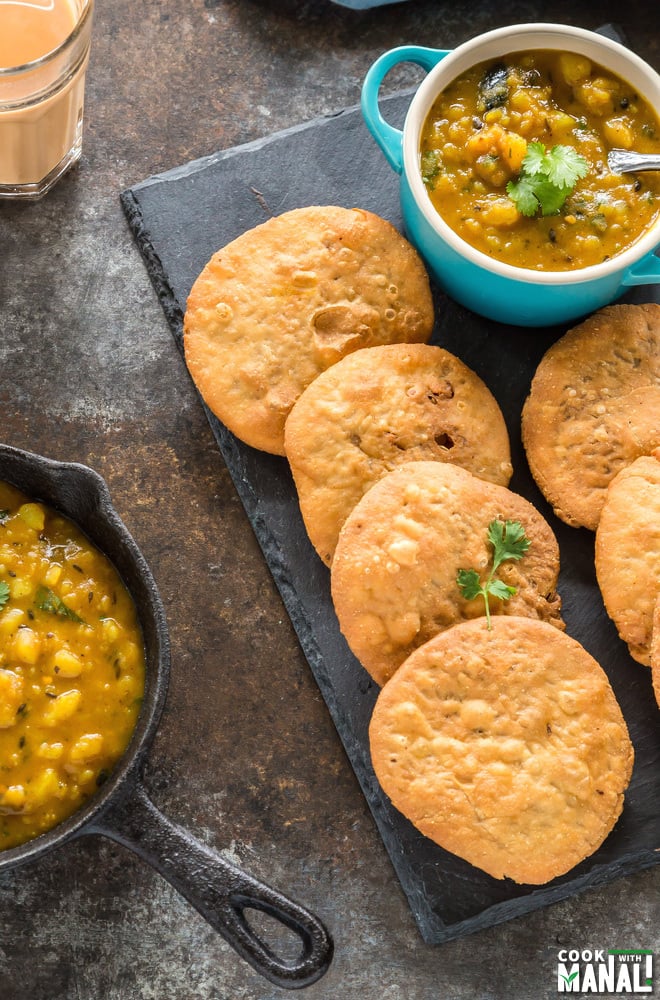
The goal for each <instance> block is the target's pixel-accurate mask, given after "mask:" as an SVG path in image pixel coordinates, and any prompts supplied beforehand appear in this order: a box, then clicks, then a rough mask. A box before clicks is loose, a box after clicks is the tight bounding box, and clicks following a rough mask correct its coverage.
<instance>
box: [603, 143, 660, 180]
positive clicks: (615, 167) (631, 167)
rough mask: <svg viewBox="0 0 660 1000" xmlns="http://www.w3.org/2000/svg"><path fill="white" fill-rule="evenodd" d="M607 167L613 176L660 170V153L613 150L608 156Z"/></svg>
mask: <svg viewBox="0 0 660 1000" xmlns="http://www.w3.org/2000/svg"><path fill="white" fill-rule="evenodd" d="M607 165H608V167H609V168H610V170H611V171H612V173H613V174H627V173H633V172H635V171H638V170H660V153H635V152H633V151H632V150H630V149H611V150H610V151H609V153H608V154H607Z"/></svg>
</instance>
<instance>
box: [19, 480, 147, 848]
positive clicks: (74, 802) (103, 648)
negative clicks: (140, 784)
mask: <svg viewBox="0 0 660 1000" xmlns="http://www.w3.org/2000/svg"><path fill="white" fill-rule="evenodd" d="M144 676H145V655H144V646H143V641H142V633H141V630H140V626H139V624H138V620H137V614H136V611H135V607H134V605H133V601H132V598H131V597H130V595H129V593H128V591H127V589H126V587H125V586H124V584H123V583H122V581H121V579H120V577H119V574H118V573H117V571H116V570H115V568H114V566H113V565H112V563H111V562H110V561H109V560H108V559H107V557H106V556H104V555H103V554H102V553H101V552H100V551H99V550H98V549H97V548H95V547H94V546H93V545H92V544H91V543H90V541H89V540H88V539H87V537H86V536H85V535H84V534H83V533H82V531H81V530H80V529H79V528H77V527H76V525H74V524H73V522H71V521H70V520H68V519H67V518H65V517H63V516H61V515H60V514H59V513H57V512H56V511H54V510H53V509H51V508H49V507H48V506H47V505H45V504H43V503H35V502H32V501H31V500H30V499H29V498H28V497H26V496H25V495H23V494H22V493H21V492H20V491H19V490H17V489H16V488H15V487H13V486H11V485H9V484H7V483H0V850H2V849H6V848H10V847H15V846H17V845H19V844H22V843H25V842H26V841H28V840H30V839H32V838H33V837H36V836H38V835H39V834H42V833H44V832H45V831H47V830H49V829H50V828H51V827H53V826H55V825H56V824H58V823H60V822H62V821H63V820H65V819H66V818H68V817H69V816H70V815H71V814H72V813H74V812H75V811H76V810H77V809H79V808H80V807H81V806H82V805H83V804H84V803H85V802H86V801H87V800H88V799H89V798H90V797H91V796H92V795H93V794H94V792H95V791H96V790H97V789H98V787H99V786H100V785H102V784H103V783H104V781H105V779H106V778H107V777H108V775H109V774H110V772H111V770H112V768H113V767H114V765H115V764H116V763H117V761H118V760H119V758H120V757H121V756H122V754H123V753H124V751H125V749H126V747H127V746H128V743H129V741H130V738H131V735H132V733H133V729H134V727H135V724H136V722H137V719H138V716H139V713H140V707H141V702H142V695H143V692H144Z"/></svg>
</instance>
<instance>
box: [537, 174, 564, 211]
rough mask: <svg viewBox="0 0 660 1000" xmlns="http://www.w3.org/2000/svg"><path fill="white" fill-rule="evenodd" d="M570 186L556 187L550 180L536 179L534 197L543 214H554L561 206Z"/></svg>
mask: <svg viewBox="0 0 660 1000" xmlns="http://www.w3.org/2000/svg"><path fill="white" fill-rule="evenodd" d="M571 190H572V188H567V187H556V185H554V184H553V183H552V182H551V181H541V180H539V181H537V183H536V197H537V198H538V203H539V205H540V206H541V212H542V214H543V215H555V213H556V212H558V211H559V209H560V208H561V207H562V205H563V204H564V202H565V201H566V199H567V198H568V196H569V194H570V193H571Z"/></svg>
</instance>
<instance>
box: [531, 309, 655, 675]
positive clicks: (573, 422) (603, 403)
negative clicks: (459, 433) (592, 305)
mask: <svg viewBox="0 0 660 1000" xmlns="http://www.w3.org/2000/svg"><path fill="white" fill-rule="evenodd" d="M522 434H523V443H524V445H525V449H526V452H527V458H528V461H529V466H530V469H531V471H532V474H533V476H534V478H535V479H536V482H537V483H538V486H539V488H540V489H541V491H542V492H543V493H544V494H545V496H546V499H547V500H548V501H549V502H550V503H551V504H552V506H553V508H554V511H555V513H556V514H557V516H558V517H560V518H562V519H563V520H564V521H566V522H567V523H568V524H570V525H573V526H575V527H585V528H589V529H591V530H593V531H595V532H596V556H595V558H596V573H597V580H598V584H599V587H600V590H601V594H602V596H603V602H604V604H605V608H606V610H607V612H608V614H609V616H610V617H611V618H612V620H613V622H614V624H615V625H616V627H617V630H618V632H619V635H620V636H621V638H622V639H623V641H624V642H626V643H627V645H628V648H629V650H630V654H631V656H632V657H633V659H635V660H637V661H638V662H640V663H642V664H645V665H647V666H648V665H650V664H651V639H652V623H653V613H654V608H655V605H656V602H657V601H658V599H660V477H659V475H658V472H659V470H660V462H659V461H658V457H659V456H660V305H658V304H656V303H648V304H645V305H614V306H608V307H606V308H605V309H601V310H600V311H599V312H597V313H595V314H594V315H593V316H591V317H589V319H587V320H585V321H584V322H583V323H581V324H580V325H579V326H577V327H575V328H574V329H572V330H569V332H568V333H567V334H565V336H563V337H561V338H560V339H559V340H558V341H557V342H556V343H555V344H554V345H553V346H552V347H551V348H550V349H549V350H548V351H547V353H546V354H545V356H544V357H543V359H542V360H541V363H540V364H539V366H538V369H537V371H536V374H535V376H534V379H533V381H532V385H531V389H530V393H529V396H528V398H527V400H526V402H525V406H524V408H523V414H522ZM658 641H659V642H660V639H658ZM656 693H657V687H656Z"/></svg>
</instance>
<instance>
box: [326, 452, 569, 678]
mask: <svg viewBox="0 0 660 1000" xmlns="http://www.w3.org/2000/svg"><path fill="white" fill-rule="evenodd" d="M497 519H500V520H502V521H506V520H512V521H518V522H520V523H521V524H522V526H523V528H524V530H525V533H526V535H527V537H528V539H529V540H530V542H531V544H530V546H529V549H528V551H527V552H526V553H525V555H524V556H523V558H522V559H520V560H519V561H517V562H507V563H503V564H502V566H501V567H500V570H499V571H498V576H499V578H500V579H501V580H502V581H503V582H504V583H505V584H507V585H509V586H512V587H514V588H515V589H516V592H515V594H513V596H512V597H511V599H510V600H508V601H501V600H497V599H495V598H493V599H492V600H491V612H492V613H493V614H495V615H521V616H523V617H525V616H527V617H532V618H538V619H542V620H545V621H549V622H551V623H552V624H554V625H556V626H558V627H559V628H563V627H564V626H563V622H562V620H561V617H560V611H559V609H560V599H559V596H558V595H557V592H556V589H555V588H556V585H557V576H558V573H559V549H558V546H557V541H556V539H555V536H554V534H553V532H552V530H551V528H550V526H549V525H548V523H547V521H546V520H545V519H544V518H543V517H542V515H541V514H540V513H539V512H538V511H537V510H536V509H535V507H533V505H532V504H531V503H529V501H527V500H525V499H524V498H523V497H521V496H519V495H518V494H517V493H513V492H512V491H511V490H509V489H507V488H506V487H505V486H498V485H497V484H495V483H489V482H487V481H485V480H483V479H479V478H477V476H474V475H472V473H470V472H468V471H467V470H465V469H461V468H459V467H458V466H456V465H452V464H449V463H443V462H408V463H406V464H405V465H402V466H400V467H399V468H398V469H394V470H393V471H392V472H388V473H387V474H386V475H385V476H384V477H383V478H382V479H380V480H379V481H378V482H377V483H376V484H375V485H374V486H372V487H371V489H370V490H369V491H368V492H367V493H365V495H364V496H363V497H362V499H361V500H360V501H359V502H358V504H357V505H356V506H355V507H354V508H353V510H352V511H351V513H350V514H349V515H348V517H347V518H346V521H345V523H344V526H343V527H342V529H341V532H340V535H339V541H338V543H337V548H336V549H335V555H334V559H333V561H332V567H331V592H332V599H333V602H334V606H335V611H336V613H337V618H338V621H339V626H340V628H341V631H342V632H343V634H344V636H345V638H346V640H347V642H348V644H349V646H350V647H351V649H352V651H353V653H354V654H355V656H356V657H357V658H358V660H359V661H360V662H361V663H362V665H363V666H364V667H365V669H366V670H367V671H368V672H369V673H370V674H371V676H372V677H373V678H374V680H375V681H376V682H377V683H378V684H381V685H382V684H385V683H386V681H388V680H389V678H390V677H391V676H392V675H393V674H394V672H395V671H396V670H397V668H398V667H399V665H400V664H401V663H402V662H403V660H405V659H406V657H407V656H409V655H410V653H412V651H413V650H414V649H416V648H417V647H418V646H420V645H422V643H424V642H426V641H427V640H428V639H430V638H431V637H432V636H434V635H436V634H437V633H438V632H441V631H443V630H444V629H447V628H449V627H450V626H452V625H455V624H456V623H458V622H460V621H463V620H464V619H468V618H476V617H481V616H483V615H484V613H485V608H484V601H483V599H482V598H475V599H472V600H467V599H466V598H465V597H463V596H462V593H461V590H460V588H459V586H458V583H457V575H458V571H459V570H460V569H463V568H465V569H471V568H474V569H476V570H478V571H479V572H484V571H485V570H486V569H487V567H488V566H489V564H490V561H491V557H492V549H491V546H490V543H489V541H488V527H489V525H490V523H491V521H493V520H497Z"/></svg>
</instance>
